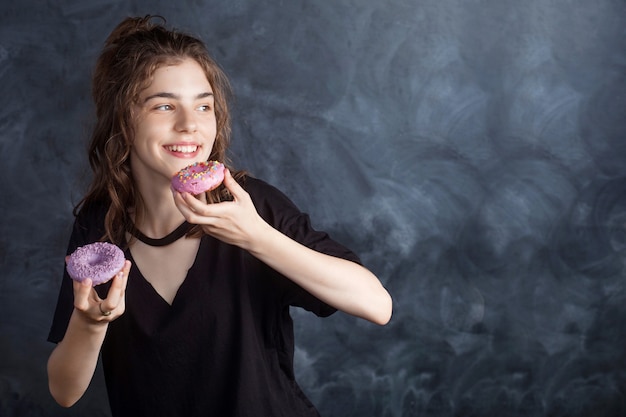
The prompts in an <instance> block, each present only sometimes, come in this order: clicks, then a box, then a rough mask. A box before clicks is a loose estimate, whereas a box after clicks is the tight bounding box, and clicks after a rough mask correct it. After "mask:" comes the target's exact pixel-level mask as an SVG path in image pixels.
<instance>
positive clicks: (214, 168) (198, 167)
mask: <svg viewBox="0 0 626 417" xmlns="http://www.w3.org/2000/svg"><path fill="white" fill-rule="evenodd" d="M222 181H224V164H222V163H221V162H218V161H208V162H196V163H194V164H192V165H189V166H188V167H186V168H183V169H181V170H180V171H178V173H177V174H176V175H174V176H173V177H172V187H173V188H174V190H176V191H178V192H181V193H182V192H188V193H191V194H193V195H196V194H200V193H203V192H205V191H211V190H212V189H214V188H216V187H217V186H218V185H220V184H221V183H222Z"/></svg>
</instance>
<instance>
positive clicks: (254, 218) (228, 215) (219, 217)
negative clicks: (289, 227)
mask: <svg viewBox="0 0 626 417" xmlns="http://www.w3.org/2000/svg"><path fill="white" fill-rule="evenodd" d="M224 186H225V187H226V188H227V189H228V191H230V193H231V194H232V196H233V201H223V202H221V203H214V204H206V203H204V202H203V201H200V200H199V199H197V198H196V197H194V196H193V195H191V194H190V193H179V192H176V191H174V201H175V203H176V206H177V207H178V209H179V210H180V212H181V213H182V214H183V216H184V217H185V219H186V220H187V221H188V222H189V223H192V224H198V225H201V226H202V229H203V230H204V232H205V233H207V234H209V235H211V236H213V237H215V238H217V239H219V240H221V241H223V242H226V243H229V244H231V245H236V246H239V247H241V248H243V249H247V250H249V249H250V248H251V247H252V246H253V242H254V239H255V237H256V236H260V233H263V229H264V228H266V227H269V225H268V224H267V223H266V222H265V221H264V220H263V219H262V218H261V216H259V214H258V213H257V211H256V208H255V207H254V203H253V202H252V199H251V198H250V195H249V194H248V193H247V192H246V191H245V190H244V189H243V188H242V187H241V186H240V185H239V184H238V183H237V181H235V180H234V178H233V177H232V175H231V174H230V171H229V170H225V172H224Z"/></svg>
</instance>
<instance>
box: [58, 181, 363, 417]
mask: <svg viewBox="0 0 626 417" xmlns="http://www.w3.org/2000/svg"><path fill="white" fill-rule="evenodd" d="M244 188H245V189H246V191H247V192H248V193H249V194H250V196H251V197H252V200H253V202H254V204H255V207H256V209H257V211H258V212H259V214H260V215H261V216H262V217H263V218H264V219H265V220H266V221H267V222H268V223H269V224H271V225H272V226H273V227H275V228H276V229H278V230H280V231H281V232H283V233H284V234H286V235H288V236H290V237H291V238H293V239H295V240H297V241H298V242H300V243H302V244H304V245H306V246H308V247H310V248H312V249H315V250H317V251H320V252H323V253H326V254H329V255H333V256H337V257H341V258H344V259H348V260H351V261H354V262H357V263H358V262H360V261H359V259H358V258H357V256H356V255H355V254H353V253H352V252H350V251H349V250H348V249H346V248H345V247H343V246H341V245H340V244H338V243H336V242H335V241H333V240H332V239H330V237H329V236H328V235H327V234H326V233H324V232H319V231H316V230H314V229H313V228H312V227H311V224H310V221H309V218H308V216H307V215H306V214H304V213H301V212H300V211H299V210H298V209H297V208H296V207H295V206H294V205H293V203H292V202H291V201H289V199H287V197H285V196H284V195H283V194H282V193H281V192H280V191H278V190H277V189H276V188H274V187H272V186H270V185H268V184H266V183H265V182H263V181H260V180H258V179H254V178H251V177H248V178H246V180H245V182H244ZM104 212H105V207H99V208H90V209H86V210H83V212H82V213H81V214H80V215H79V216H78V217H77V219H76V222H75V224H74V229H73V233H72V236H71V239H70V243H69V246H68V254H69V253H71V252H73V251H74V250H75V249H76V248H77V247H78V246H82V245H85V244H87V243H91V242H94V241H97V240H99V238H100V237H101V236H102V232H103V217H104ZM125 254H126V257H127V258H128V259H131V260H132V257H131V255H130V252H129V251H128V250H127V251H126V253H125ZM172 261H173V262H175V260H174V259H173V260H172ZM108 286H110V283H107V284H103V285H101V286H99V287H97V289H98V291H99V292H100V293H101V295H102V296H105V295H106V292H107V291H108ZM290 306H299V307H302V308H304V309H306V310H309V311H311V312H313V313H315V314H316V315H318V316H328V315H330V314H332V313H334V312H335V311H336V310H335V309H334V308H332V307H331V306H329V305H327V304H325V303H323V302H322V301H320V300H318V299H317V298H315V297H313V296H312V295H311V294H309V293H307V292H306V291H304V290H303V289H302V288H301V287H299V286H298V285H296V284H295V283H294V282H293V281H291V280H289V279H287V278H286V277H284V276H282V275H281V274H279V273H278V272H276V271H274V270H273V269H271V268H269V267H268V266H267V265H265V264H264V263H262V262H260V261H259V260H257V259H256V258H254V257H253V256H252V255H250V254H249V253H248V252H246V251H244V250H241V249H239V248H238V247H235V246H232V245H228V244H225V243H223V242H221V241H219V240H217V239H214V238H212V237H210V236H204V237H202V239H201V242H200V247H199V250H198V255H197V257H196V260H195V262H194V264H193V266H192V267H191V268H190V269H189V271H188V274H187V277H186V278H185V280H184V281H183V283H182V285H181V286H180V288H179V290H178V292H177V294H176V297H175V299H174V301H173V302H172V304H171V305H170V304H168V303H167V302H166V301H165V300H164V299H163V298H162V297H161V296H160V295H159V294H158V293H157V292H156V291H155V290H154V288H153V287H152V286H151V285H150V284H149V283H148V281H146V280H145V278H144V277H143V276H142V275H141V272H140V271H139V270H138V268H137V267H136V266H134V265H133V267H132V268H131V272H130V276H129V280H128V286H127V290H126V311H125V313H124V314H123V315H122V316H121V317H119V318H118V319H117V320H115V321H113V322H112V323H111V324H110V325H109V328H108V330H107V335H106V338H105V341H104V344H103V347H102V362H103V369H104V375H105V380H106V385H107V391H108V394H109V402H110V405H111V410H112V413H113V416H115V417H120V416H133V417H137V416H157V415H161V416H169V417H174V416H181V417H193V416H220V417H224V416H228V417H243V416H255V417H257V416H289V417H296V416H318V413H317V411H316V410H315V408H314V407H313V405H312V404H311V403H310V401H309V400H308V399H307V398H306V397H305V395H304V394H303V392H302V391H301V390H300V388H299V386H298V385H297V383H296V381H295V378H294V371H293V352H294V335H293V323H292V320H291V317H290V314H289V307H290ZM72 311H73V292H72V285H71V279H70V278H69V276H68V275H67V272H65V274H64V277H63V282H62V286H61V291H60V295H59V300H58V304H57V309H56V312H55V316H54V321H53V324H52V328H51V330H50V335H49V337H48V340H49V341H51V342H55V343H58V342H59V341H61V340H62V339H63V336H64V334H65V331H66V329H67V325H68V322H69V318H70V316H71V314H72Z"/></svg>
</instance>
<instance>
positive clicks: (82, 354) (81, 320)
mask: <svg viewBox="0 0 626 417" xmlns="http://www.w3.org/2000/svg"><path fill="white" fill-rule="evenodd" d="M107 327H108V323H106V322H91V321H89V319H88V318H86V317H83V316H81V313H80V312H78V311H77V310H76V309H75V310H74V312H73V313H72V317H71V319H70V322H69V325H68V328H67V331H66V333H65V337H64V338H63V340H62V341H61V342H59V344H58V345H57V346H56V348H55V349H54V350H53V352H52V353H51V355H50V358H49V359H48V386H49V389H50V393H51V394H52V397H53V398H54V399H55V400H56V401H57V403H59V404H60V405H62V406H63V407H70V406H72V405H73V404H74V403H76V402H77V401H78V400H79V399H80V398H81V397H82V396H83V394H84V393H85V391H86V390H87V387H88V386H89V384H90V382H91V379H92V377H93V374H94V372H95V369H96V365H97V362H98V357H99V355H100V349H101V347H102V343H103V341H104V337H105V335H106V330H107Z"/></svg>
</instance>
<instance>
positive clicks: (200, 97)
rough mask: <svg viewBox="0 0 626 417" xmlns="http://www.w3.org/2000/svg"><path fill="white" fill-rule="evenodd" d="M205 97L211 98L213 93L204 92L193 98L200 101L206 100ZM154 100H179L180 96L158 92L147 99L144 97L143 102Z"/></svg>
mask: <svg viewBox="0 0 626 417" xmlns="http://www.w3.org/2000/svg"><path fill="white" fill-rule="evenodd" d="M207 97H213V93H212V92H210V91H206V92H204V93H200V94H198V95H196V96H195V97H194V99H195V100H200V99H203V98H207ZM155 98H171V99H173V100H180V98H181V97H180V96H179V95H178V94H174V93H166V92H160V93H155V94H151V95H149V96H148V97H146V98H145V99H144V100H143V102H144V103H147V102H148V101H150V100H152V99H155Z"/></svg>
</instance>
